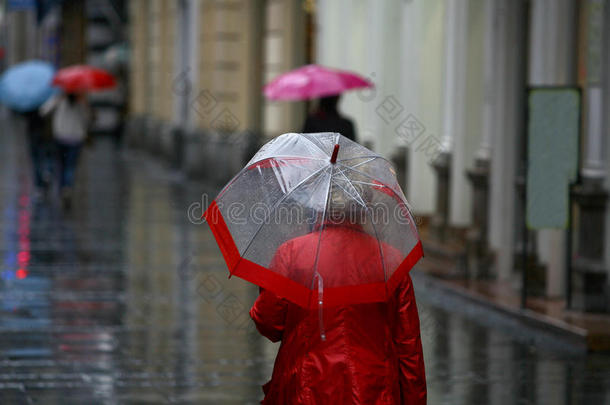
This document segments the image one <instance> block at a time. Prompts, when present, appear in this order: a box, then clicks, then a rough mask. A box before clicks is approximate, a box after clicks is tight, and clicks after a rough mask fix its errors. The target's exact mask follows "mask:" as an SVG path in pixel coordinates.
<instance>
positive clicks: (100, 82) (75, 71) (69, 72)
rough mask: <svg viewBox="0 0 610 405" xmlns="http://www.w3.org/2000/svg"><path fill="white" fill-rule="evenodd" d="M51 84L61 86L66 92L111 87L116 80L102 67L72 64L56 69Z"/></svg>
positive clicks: (114, 84)
mask: <svg viewBox="0 0 610 405" xmlns="http://www.w3.org/2000/svg"><path fill="white" fill-rule="evenodd" d="M53 85H54V86H58V87H61V88H62V89H63V90H64V91H65V92H67V93H77V92H84V91H95V90H107V89H111V88H113V87H114V86H116V80H115V79H114V76H112V75H111V74H110V73H108V72H106V71H105V70H103V69H99V68H95V67H93V66H87V65H74V66H69V67H67V68H63V69H60V70H59V71H57V73H56V74H55V77H54V78H53Z"/></svg>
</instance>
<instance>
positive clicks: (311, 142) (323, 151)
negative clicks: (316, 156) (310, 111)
mask: <svg viewBox="0 0 610 405" xmlns="http://www.w3.org/2000/svg"><path fill="white" fill-rule="evenodd" d="M301 135H303V138H305V139H306V140H307V141H308V142H309V143H310V144H312V145H313V146H315V147H316V148H318V149H319V150H320V152H322V153H324V154H325V155H327V156H330V153H328V152H326V151H325V150H324V149H322V148H321V147H319V146H318V145H317V144H316V143H315V142H314V141H312V140H311V139H309V137H308V136H307V134H301Z"/></svg>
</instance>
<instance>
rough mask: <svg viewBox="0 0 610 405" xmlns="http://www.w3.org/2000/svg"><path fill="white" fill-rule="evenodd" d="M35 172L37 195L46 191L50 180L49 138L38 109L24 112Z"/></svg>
mask: <svg viewBox="0 0 610 405" xmlns="http://www.w3.org/2000/svg"><path fill="white" fill-rule="evenodd" d="M23 117H24V118H25V120H26V132H27V136H28V143H29V149H30V157H31V159H32V168H33V172H34V186H35V187H36V190H35V195H39V194H40V193H41V192H43V193H44V192H46V190H47V187H48V186H49V182H50V170H49V162H48V156H47V155H48V152H49V149H50V145H49V143H50V142H49V140H48V138H47V134H46V133H45V120H44V118H43V117H41V115H40V114H39V112H38V111H37V110H34V111H28V112H25V113H23Z"/></svg>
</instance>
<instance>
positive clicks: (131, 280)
mask: <svg viewBox="0 0 610 405" xmlns="http://www.w3.org/2000/svg"><path fill="white" fill-rule="evenodd" d="M0 125H1V128H2V131H1V134H2V135H1V136H0V212H1V214H0V215H1V216H0V232H1V236H0V238H1V239H0V241H1V245H0V260H1V261H2V267H1V268H0V274H1V280H0V304H1V307H0V310H1V311H2V317H1V318H0V367H1V368H0V403H2V404H13V403H14V404H21V403H24V404H115V403H121V404H122V403H130V404H165V403H197V404H247V403H258V402H259V401H260V399H261V397H262V391H261V388H260V386H261V385H262V384H263V383H265V382H266V381H267V379H268V378H269V376H270V374H271V370H272V366H273V359H274V356H275V352H276V350H277V346H276V345H274V344H271V343H269V342H266V341H265V340H263V339H262V338H260V337H259V336H258V335H257V334H256V333H255V331H254V329H253V325H252V323H251V321H250V320H249V317H248V314H247V312H248V309H249V307H250V305H251V303H252V302H253V300H254V298H255V297H256V294H257V289H256V287H254V286H252V285H250V284H248V283H246V282H245V281H242V280H239V279H236V278H233V279H231V280H228V279H227V275H226V268H225V266H224V263H223V261H222V258H221V256H220V253H219V251H218V249H217V247H216V245H215V243H214V241H213V237H212V235H211V233H210V231H209V229H208V227H207V226H205V225H201V224H199V225H198V224H193V223H191V222H190V221H189V218H188V214H187V212H188V209H189V206H191V204H193V203H196V202H199V203H201V201H202V195H203V194H210V195H211V197H213V196H214V195H215V191H216V190H214V189H211V188H206V187H205V186H203V185H202V184H200V183H194V182H189V181H186V180H185V179H184V178H183V177H181V176H180V175H178V174H177V173H176V172H172V171H170V170H168V169H165V168H164V167H163V166H162V165H161V164H158V163H156V162H155V161H154V160H153V159H151V158H149V157H147V156H145V155H141V154H138V153H134V152H131V151H130V152H128V153H119V152H117V151H115V150H114V148H113V146H112V145H111V144H110V142H105V140H104V139H100V140H98V141H97V142H96V143H95V144H94V145H93V146H92V147H90V148H88V149H87V150H86V151H85V153H84V154H83V156H82V164H81V166H80V171H79V174H78V181H77V182H78V185H77V190H76V201H75V204H74V206H73V207H72V210H71V211H69V212H66V211H62V209H61V208H60V205H59V203H58V201H55V199H54V198H49V199H47V200H45V199H34V198H33V194H32V191H33V190H32V188H31V186H30V178H29V176H30V174H29V169H28V165H27V164H24V162H27V160H26V157H27V156H26V155H25V152H24V150H25V149H24V145H23V141H24V139H25V138H24V137H23V136H20V135H22V134H19V133H16V132H19V129H20V128H19V126H18V125H17V123H16V122H14V121H3V122H2V123H0ZM191 208H194V211H193V212H194V213H197V211H198V213H199V215H201V210H200V207H197V206H193V207H191ZM416 288H417V286H416ZM422 291H424V290H423V289H422ZM418 295H419V307H420V313H421V318H422V334H423V342H424V351H425V358H426V368H427V379H428V386H429V403H430V404H442V403H447V404H454V403H455V404H488V403H493V404H527V403H541V404H544V403H548V404H559V405H561V404H584V403H586V404H602V403H610V372H609V371H608V370H609V368H608V367H609V366H608V365H609V364H610V359H609V358H608V357H607V356H603V355H595V356H591V355H589V356H585V355H582V354H577V353H573V352H572V351H566V352H564V351H562V350H560V349H557V348H553V349H548V348H545V347H544V346H541V345H534V344H529V343H528V342H524V341H523V340H521V339H517V338H515V337H514V336H513V335H511V334H510V333H505V331H504V330H503V329H501V328H493V327H492V326H490V325H488V324H482V323H480V322H475V321H473V320H472V317H471V316H468V315H467V314H464V313H458V314H455V313H450V312H448V311H447V309H446V308H441V307H440V306H438V305H436V303H435V300H431V299H429V297H427V296H426V294H422V293H418Z"/></svg>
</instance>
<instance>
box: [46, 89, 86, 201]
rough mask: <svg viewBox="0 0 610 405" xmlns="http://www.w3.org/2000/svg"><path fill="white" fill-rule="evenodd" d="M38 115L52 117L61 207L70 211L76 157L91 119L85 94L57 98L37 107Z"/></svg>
mask: <svg viewBox="0 0 610 405" xmlns="http://www.w3.org/2000/svg"><path fill="white" fill-rule="evenodd" d="M40 112H41V114H42V115H43V116H44V115H47V114H49V113H51V112H52V113H53V116H52V120H53V122H52V131H53V139H54V141H55V146H56V148H57V163H58V165H57V166H58V180H59V188H60V193H61V197H62V200H63V204H64V207H66V208H69V207H70V204H71V201H72V200H71V199H72V188H73V187H74V176H75V172H76V166H77V163H78V157H79V155H80V151H81V148H82V146H83V143H84V142H85V139H86V138H87V128H88V126H89V122H90V119H91V113H90V109H89V104H88V102H87V98H86V95H85V94H84V93H66V94H63V95H61V96H56V97H54V98H52V99H50V100H49V101H47V102H46V103H45V104H43V105H42V107H40Z"/></svg>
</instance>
